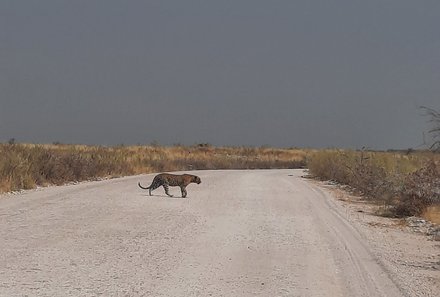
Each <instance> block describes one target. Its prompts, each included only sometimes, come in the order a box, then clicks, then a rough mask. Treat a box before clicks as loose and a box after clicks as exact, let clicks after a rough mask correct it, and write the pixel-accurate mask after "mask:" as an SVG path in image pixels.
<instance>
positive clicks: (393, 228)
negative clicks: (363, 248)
mask: <svg viewBox="0 0 440 297" xmlns="http://www.w3.org/2000/svg"><path fill="white" fill-rule="evenodd" d="M311 182H312V183H313V184H315V185H317V186H319V187H320V188H321V189H324V191H325V192H326V194H328V195H329V196H330V197H332V198H333V201H335V204H336V205H337V207H339V208H340V211H339V212H340V213H341V214H342V215H343V216H344V217H345V219H346V220H348V221H349V222H350V223H351V224H352V225H353V226H354V227H355V228H356V229H357V230H359V231H360V233H361V234H362V236H363V238H364V240H365V241H367V242H368V243H369V245H370V247H371V251H372V253H373V254H374V255H375V256H376V257H377V259H378V261H379V262H380V263H382V265H383V266H384V268H385V269H386V270H387V271H388V272H389V273H390V274H391V275H392V277H393V279H394V280H395V281H396V283H397V284H398V285H399V286H400V287H401V288H402V289H403V291H404V292H406V294H407V295H408V296H440V241H438V238H435V237H433V236H429V235H427V232H426V231H427V228H426V227H424V226H421V227H417V226H415V227H411V226H409V225H408V223H407V222H406V220H403V219H393V218H385V217H381V216H379V215H377V214H378V213H380V210H381V207H382V208H383V206H380V205H379V206H378V205H374V204H373V203H369V202H367V201H365V200H363V199H361V198H360V197H359V196H356V195H352V194H351V193H349V191H346V190H344V189H341V187H339V186H337V185H331V184H328V183H325V182H316V181H311Z"/></svg>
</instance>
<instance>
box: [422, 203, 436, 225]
mask: <svg viewBox="0 0 440 297" xmlns="http://www.w3.org/2000/svg"><path fill="white" fill-rule="evenodd" d="M422 217H424V218H425V219H427V220H428V221H430V222H432V223H434V224H436V225H440V205H435V206H429V207H428V208H427V209H426V211H425V212H424V213H423V214H422Z"/></svg>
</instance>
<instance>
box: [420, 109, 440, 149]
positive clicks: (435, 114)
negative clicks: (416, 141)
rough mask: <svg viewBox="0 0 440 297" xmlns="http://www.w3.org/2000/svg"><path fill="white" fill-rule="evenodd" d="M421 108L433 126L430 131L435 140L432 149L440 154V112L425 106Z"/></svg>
mask: <svg viewBox="0 0 440 297" xmlns="http://www.w3.org/2000/svg"><path fill="white" fill-rule="evenodd" d="M420 108H421V109H423V110H424V111H425V115H427V116H428V117H429V118H430V120H429V122H431V123H432V126H433V127H432V129H431V130H429V131H428V133H429V134H431V135H432V139H433V143H432V144H431V146H430V149H431V150H433V151H436V152H440V112H439V111H437V110H435V109H432V108H429V107H425V106H421V107H420Z"/></svg>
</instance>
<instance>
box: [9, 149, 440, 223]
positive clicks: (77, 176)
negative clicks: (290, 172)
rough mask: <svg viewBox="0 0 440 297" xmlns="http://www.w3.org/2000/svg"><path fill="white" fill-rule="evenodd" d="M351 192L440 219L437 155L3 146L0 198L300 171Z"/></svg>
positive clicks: (401, 212) (391, 212)
mask: <svg viewBox="0 0 440 297" xmlns="http://www.w3.org/2000/svg"><path fill="white" fill-rule="evenodd" d="M304 167H308V168H309V172H310V174H311V175H312V176H314V177H315V178H318V179H320V180H330V181H334V182H337V183H339V184H343V185H348V186H349V187H350V188H351V189H352V190H353V191H354V192H356V193H357V194H360V195H362V196H363V197H364V198H365V199H366V200H370V201H372V202H374V203H377V204H378V205H379V206H380V210H381V214H382V215H387V216H395V217H402V216H413V215H422V214H426V213H427V212H428V216H434V217H435V216H438V217H440V214H439V210H440V154H439V153H436V152H430V151H408V152H399V151H395V152H374V151H350V150H336V149H334V150H305V149H293V148H292V149H276V148H267V147H259V148H256V147H214V146H211V145H209V144H197V145H194V146H183V145H175V146H168V147H165V146H159V145H154V144H153V145H147V146H122V145H121V146H114V147H104V146H85V145H64V144H51V145H37V144H17V143H15V142H12V141H10V142H9V143H4V144H0V193H1V192H10V191H17V190H21V189H33V188H36V187H37V186H48V185H61V184H66V183H69V182H80V181H85V180H96V179H101V178H111V177H120V176H127V175H135V174H143V173H153V172H169V171H189V170H201V169H275V168H277V169H281V168H304Z"/></svg>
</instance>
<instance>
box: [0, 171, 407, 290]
mask: <svg viewBox="0 0 440 297" xmlns="http://www.w3.org/2000/svg"><path fill="white" fill-rule="evenodd" d="M192 173H194V172H192ZM194 174H197V175H199V176H200V177H201V179H202V183H201V184H200V185H195V184H191V185H190V186H188V188H187V190H188V198H180V189H179V188H170V190H171V193H172V194H174V195H175V198H169V197H167V196H165V194H164V192H163V189H162V188H160V189H157V190H155V191H153V194H154V195H155V196H152V197H150V196H148V191H144V190H141V189H139V188H138V187H137V182H138V181H141V182H142V183H143V184H148V183H149V182H150V181H151V180H152V177H153V175H143V176H134V177H126V178H121V179H113V180H107V181H100V182H88V183H81V184H78V185H69V186H62V187H49V188H45V189H39V190H34V191H26V192H24V193H21V194H18V195H4V196H2V197H0V238H1V240H0V250H1V255H0V296H8V297H10V296H389V297H393V296H405V295H406V294H404V293H402V292H401V289H399V287H400V286H398V285H396V283H395V281H393V279H394V277H393V276H392V275H390V273H389V272H387V271H388V270H387V269H385V268H384V267H385V266H384V265H382V264H381V262H380V261H379V260H378V259H377V258H376V257H375V256H374V254H373V253H372V252H371V248H370V246H369V243H368V242H366V241H365V239H364V237H363V235H362V233H361V232H360V231H359V230H358V229H357V228H355V227H353V225H352V224H350V223H349V221H347V220H346V218H345V217H344V215H343V214H342V213H341V211H340V208H338V207H337V205H336V204H335V203H334V202H332V200H333V199H331V198H330V197H329V196H328V193H326V192H323V191H322V190H321V189H320V188H319V187H318V186H317V185H316V184H314V183H310V182H308V181H307V180H306V179H303V178H301V175H302V174H303V172H302V171H301V170H253V171H251V170H249V171H246V170H243V171H240V170H237V171H198V172H195V173H194Z"/></svg>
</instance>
